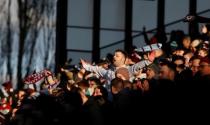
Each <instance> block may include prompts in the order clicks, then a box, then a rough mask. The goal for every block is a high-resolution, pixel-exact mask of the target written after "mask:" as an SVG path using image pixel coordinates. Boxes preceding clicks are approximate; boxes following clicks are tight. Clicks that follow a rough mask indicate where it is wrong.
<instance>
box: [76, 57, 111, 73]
mask: <svg viewBox="0 0 210 125" xmlns="http://www.w3.org/2000/svg"><path fill="white" fill-rule="evenodd" d="M80 62H81V64H82V67H83V68H84V69H85V70H87V71H90V72H94V73H96V74H97V75H99V76H102V77H105V75H107V72H108V71H109V70H106V69H104V68H102V67H99V66H93V65H91V64H89V63H87V62H86V61H84V60H83V59H80Z"/></svg>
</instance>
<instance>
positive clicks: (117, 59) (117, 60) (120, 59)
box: [113, 52, 125, 67]
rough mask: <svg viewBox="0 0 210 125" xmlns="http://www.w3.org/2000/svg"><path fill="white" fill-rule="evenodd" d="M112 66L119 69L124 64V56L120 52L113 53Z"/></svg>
mask: <svg viewBox="0 0 210 125" xmlns="http://www.w3.org/2000/svg"><path fill="white" fill-rule="evenodd" d="M113 64H114V65H115V66H116V67H120V66H122V65H124V64H125V56H124V55H123V53H121V52H115V54H114V58H113Z"/></svg>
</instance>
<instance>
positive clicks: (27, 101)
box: [0, 24, 210, 125]
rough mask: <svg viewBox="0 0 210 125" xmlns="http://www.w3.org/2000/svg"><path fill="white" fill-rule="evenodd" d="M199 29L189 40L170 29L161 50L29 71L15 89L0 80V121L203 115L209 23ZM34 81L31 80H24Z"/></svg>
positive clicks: (209, 80)
mask: <svg viewBox="0 0 210 125" xmlns="http://www.w3.org/2000/svg"><path fill="white" fill-rule="evenodd" d="M201 30H202V31H201V33H200V35H198V36H196V38H194V39H192V38H191V37H190V36H186V35H185V34H184V33H183V32H182V31H173V32H172V34H171V39H170V40H169V41H168V42H167V43H166V44H163V46H162V48H156V49H154V48H151V49H150V50H147V51H143V52H138V51H135V50H138V49H134V50H133V51H132V52H128V53H127V52H125V51H123V50H116V51H115V53H114V55H113V56H112V55H111V56H110V55H109V56H107V58H106V59H102V60H100V61H99V62H98V63H96V64H92V63H88V62H87V61H85V60H83V59H81V62H80V67H79V68H75V67H71V66H67V65H65V66H63V67H62V68H61V69H60V72H59V73H58V75H56V76H55V75H53V74H52V73H49V71H47V70H44V73H45V75H43V74H42V75H41V74H39V72H38V73H35V74H36V75H33V77H32V78H31V79H29V83H25V87H24V88H23V89H21V90H13V89H12V87H11V83H9V82H7V83H4V84H2V88H1V93H0V94H1V107H0V111H1V115H0V116H1V117H0V120H1V123H2V124H10V125H22V124H24V125H29V124H30V125H35V124H50V125H63V124H67V123H68V124H73V123H77V124H91V125H99V124H111V122H112V123H113V124H114V123H116V124H118V123H124V122H129V123H131V124H132V123H136V122H147V123H150V122H151V121H153V120H156V121H165V119H168V120H169V119H170V120H172V121H177V120H178V119H179V118H180V119H185V120H186V119H187V117H186V115H188V116H192V117H191V119H193V118H194V117H196V114H195V112H196V111H198V112H199V111H200V112H202V114H205V113H203V112H205V111H206V112H207V111H208V110H207V109H208V107H209V106H208V105H209V103H208V99H209V96H210V93H209V92H210V91H209V89H210V88H209V87H210V54H209V44H210V25H208V24H206V25H203V27H202V29H201ZM153 42H154V39H153ZM157 42H160V41H158V40H157V41H156V42H154V43H153V45H157V44H156V43H157ZM46 74H48V75H46ZM49 74H50V75H49ZM41 76H43V79H42V77H41ZM34 79H38V80H37V81H36V83H30V80H34ZM197 103H199V104H201V105H197ZM192 107H193V108H192ZM207 113H208V112H207ZM175 114H176V115H175ZM199 115H200V114H199Z"/></svg>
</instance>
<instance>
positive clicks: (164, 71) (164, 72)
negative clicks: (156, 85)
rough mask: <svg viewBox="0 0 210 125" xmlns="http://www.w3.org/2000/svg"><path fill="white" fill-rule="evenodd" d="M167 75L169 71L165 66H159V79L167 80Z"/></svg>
mask: <svg viewBox="0 0 210 125" xmlns="http://www.w3.org/2000/svg"><path fill="white" fill-rule="evenodd" d="M169 74H170V69H169V68H168V66H166V65H163V66H161V68H160V72H159V78H160V79H169Z"/></svg>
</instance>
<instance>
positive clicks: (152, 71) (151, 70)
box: [146, 64, 160, 79]
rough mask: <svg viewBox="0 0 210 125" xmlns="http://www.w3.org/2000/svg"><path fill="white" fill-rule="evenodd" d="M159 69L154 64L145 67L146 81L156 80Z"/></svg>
mask: <svg viewBox="0 0 210 125" xmlns="http://www.w3.org/2000/svg"><path fill="white" fill-rule="evenodd" d="M159 71H160V68H159V66H158V65H156V64H151V65H149V66H148V67H147V70H146V74H147V79H152V78H157V77H158V74H159Z"/></svg>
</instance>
